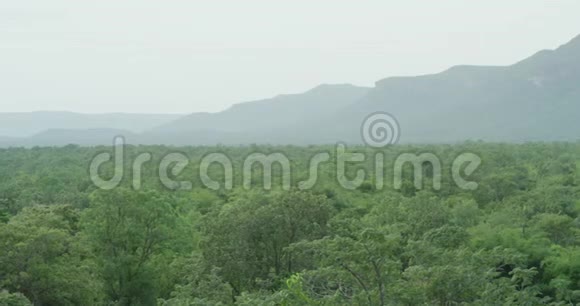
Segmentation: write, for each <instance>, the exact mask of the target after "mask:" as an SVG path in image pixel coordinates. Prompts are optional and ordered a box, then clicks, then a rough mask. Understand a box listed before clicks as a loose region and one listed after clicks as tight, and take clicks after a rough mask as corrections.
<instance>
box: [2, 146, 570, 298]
mask: <svg viewBox="0 0 580 306" xmlns="http://www.w3.org/2000/svg"><path fill="white" fill-rule="evenodd" d="M350 149H351V150H353V151H356V150H358V151H361V152H365V153H366V155H367V157H369V158H368V159H367V162H365V163H359V164H353V165H350V166H349V169H348V173H349V175H351V174H353V173H354V171H355V170H357V169H358V168H359V167H362V168H365V169H367V171H368V172H369V173H374V174H375V176H370V175H369V176H368V177H367V181H366V182H365V183H363V184H362V185H361V186H360V187H358V188H357V189H356V190H345V189H343V188H341V187H340V186H339V184H338V183H337V180H336V177H335V168H334V167H335V166H334V164H333V163H331V162H330V163H324V164H322V166H321V170H320V173H319V179H318V182H317V184H316V185H315V187H314V188H312V189H310V190H299V189H298V188H296V187H293V188H292V189H291V190H289V191H286V190H283V189H281V188H280V180H279V179H278V178H275V179H274V188H273V189H272V190H270V191H265V190H263V189H262V188H261V187H259V184H255V185H254V186H255V187H254V188H252V189H250V190H246V189H244V188H242V184H241V178H240V177H239V176H238V175H236V176H235V181H234V186H233V187H234V188H233V189H232V190H227V189H220V190H217V191H214V190H210V189H208V188H205V187H202V186H203V185H202V184H201V182H200V181H199V178H198V176H199V175H198V173H199V161H200V160H201V159H202V157H203V156H205V155H206V154H208V153H210V152H223V153H224V154H226V155H227V156H229V157H230V158H231V159H232V160H233V161H234V169H240V168H241V164H240V163H241V161H242V160H243V159H244V157H246V156H248V154H250V153H252V152H262V153H272V152H284V153H285V154H286V155H287V156H288V158H289V159H290V160H291V164H292V170H293V171H292V181H293V182H297V181H300V180H304V179H305V178H307V177H308V168H307V163H308V160H309V159H310V158H311V157H312V156H313V155H314V154H316V153H317V152H320V151H324V150H329V151H332V148H331V147H322V146H312V147H292V146H286V147H272V146H248V147H180V148H169V147H163V146H137V147H132V146H129V147H127V149H126V152H125V156H127V157H135V156H137V155H138V154H139V153H143V152H149V153H151V154H152V156H153V160H152V161H151V162H150V163H146V164H145V169H144V170H143V173H142V177H143V182H142V185H141V188H140V190H135V189H134V188H133V186H132V184H131V178H132V174H131V173H132V172H131V171H130V170H131V163H126V164H125V168H126V173H127V175H125V177H124V179H123V181H122V183H121V186H120V187H118V188H115V189H112V190H108V191H105V190H99V189H97V188H96V187H95V186H94V185H93V183H92V181H91V179H90V177H89V170H88V169H89V164H90V161H91V159H92V158H93V157H94V156H95V155H97V153H100V152H103V151H110V150H112V149H111V148H108V147H97V148H85V147H78V146H66V147H60V148H32V149H20V148H14V149H1V150H0V173H1V174H2V175H1V176H0V288H1V289H0V305H31V304H32V305H43V306H45V305H55V306H56V305H59V306H61V305H64V306H66V305H163V306H183V305H348V304H351V305H544V304H550V305H575V304H578V303H580V185H579V183H580V181H579V179H580V178H579V176H578V171H577V167H578V162H579V161H580V160H579V156H580V144H578V143H529V144H520V145H515V144H488V143H481V142H469V143H463V144H458V145H420V146H419V145H415V146H392V147H388V148H387V149H384V150H382V151H381V152H383V153H384V154H385V167H384V171H385V172H384V175H385V181H386V184H385V185H386V186H385V188H383V189H382V190H377V188H376V187H375V181H373V180H372V179H370V178H371V177H376V174H377V173H375V172H376V169H374V168H372V167H371V163H370V162H369V160H371V158H370V157H371V156H373V155H374V154H375V153H377V151H373V150H371V149H368V148H364V147H358V148H354V147H353V148H350ZM176 151H178V152H181V153H183V154H186V155H187V156H188V157H189V158H190V160H191V163H190V164H189V165H188V166H187V167H186V168H185V170H184V171H183V172H182V174H180V175H178V176H177V177H176V178H175V179H183V180H185V179H187V180H189V181H191V182H193V188H192V189H191V190H184V191H172V190H168V189H167V188H165V187H163V186H162V184H161V182H160V180H159V177H158V175H157V173H158V172H159V171H158V165H159V161H160V159H161V158H162V157H163V156H166V155H167V154H168V153H170V152H176ZM409 152H415V153H418V152H430V153H433V154H435V155H437V156H438V157H439V158H440V159H441V161H442V164H443V165H444V172H443V175H442V176H443V177H442V186H441V189H440V190H436V189H435V188H433V187H432V184H431V179H429V175H430V173H431V172H432V169H430V168H429V167H425V169H424V171H425V174H426V176H427V177H428V179H426V180H425V181H424V182H423V187H422V188H420V190H418V189H417V188H416V187H414V185H413V183H412V182H413V171H412V170H413V169H412V168H411V167H408V168H405V171H404V182H403V185H402V188H400V189H395V188H393V185H392V183H391V182H392V178H393V170H392V161H393V160H394V159H395V157H396V156H398V155H399V154H401V153H409ZM463 152H472V153H475V154H477V155H478V156H480V157H481V160H482V161H483V163H482V164H481V166H480V167H479V168H478V169H477V170H476V171H475V172H474V173H473V174H472V175H471V176H470V177H469V179H470V180H472V181H474V182H477V183H478V188H477V189H475V190H471V191H470V190H463V189H460V188H458V187H457V186H455V185H454V184H453V181H452V180H451V173H450V171H449V165H450V164H451V161H452V160H453V159H454V158H455V157H456V156H457V155H459V154H460V153H463ZM112 170H113V167H111V166H107V167H106V168H105V169H103V173H104V175H106V174H111V173H112ZM278 170H279V169H277V170H276V171H278ZM276 171H275V172H276ZM254 174H255V176H254V182H257V183H259V182H260V177H261V176H260V174H261V173H260V171H257V172H255V173H254ZM210 175H211V176H212V177H213V178H215V179H216V180H218V178H223V169H220V167H215V168H214V167H212V168H211V169H210ZM293 186H295V185H294V184H293Z"/></svg>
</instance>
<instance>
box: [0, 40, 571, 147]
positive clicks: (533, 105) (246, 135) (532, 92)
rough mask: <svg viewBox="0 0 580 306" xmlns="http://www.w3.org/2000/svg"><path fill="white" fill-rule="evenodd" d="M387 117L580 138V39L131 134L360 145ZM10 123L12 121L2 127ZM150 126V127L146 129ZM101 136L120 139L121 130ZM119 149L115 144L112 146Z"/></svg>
mask: <svg viewBox="0 0 580 306" xmlns="http://www.w3.org/2000/svg"><path fill="white" fill-rule="evenodd" d="M224 90H226V89H224ZM377 111H383V112H388V113H390V114H392V115H393V116H394V117H396V119H397V121H398V122H399V124H400V128H401V131H402V132H401V137H400V140H401V142H455V141H463V140H469V139H483V140H487V141H553V140H571V141H575V140H578V139H580V134H579V133H578V131H580V120H578V118H580V36H578V37H576V38H575V39H573V40H572V41H570V42H569V43H567V44H565V45H563V46H561V47H559V48H558V49H556V50H544V51H540V52H538V53H536V54H534V55H533V56H531V57H529V58H527V59H524V60H522V61H520V62H518V63H515V64H513V65H510V66H456V67H452V68H450V69H448V70H446V71H443V72H441V73H437V74H432V75H423V76H416V77H390V78H386V79H383V80H380V81H378V82H376V84H375V87H374V88H361V87H356V86H352V85H321V86H319V87H316V88H314V89H312V90H309V91H307V92H305V93H302V94H294V95H281V96H277V97H274V98H271V99H265V100H260V101H254V102H246V103H240V104H236V105H234V106H232V107H231V108H229V109H227V110H225V111H223V112H219V113H194V114H191V115H188V116H184V117H181V118H178V119H176V120H173V121H171V122H161V123H159V124H157V127H155V128H153V127H152V126H149V128H150V129H149V130H147V131H146V132H143V133H140V134H138V135H131V137H130V139H131V140H130V141H132V142H135V143H143V144H152V143H155V144H179V145H183V144H190V145H196V144H218V143H222V144H248V143H272V144H310V143H333V142H337V141H343V142H349V143H360V142H361V139H360V125H361V123H362V121H363V120H364V118H365V117H366V116H367V115H369V114H370V113H373V112H377ZM0 116H1V115H0ZM0 118H2V117H0ZM165 119H166V118H165ZM160 120H161V119H160ZM161 121H162V120H161ZM35 124H36V123H35ZM6 125H7V124H6V123H5V122H2V125H1V126H6ZM34 126H35V127H36V128H39V127H40V125H34ZM130 126H131V127H133V128H132V129H130V128H128V127H126V126H122V125H120V124H119V123H118V124H117V125H114V126H113V125H103V126H100V127H101V128H117V129H124V130H131V131H135V132H138V131H137V130H135V129H134V127H135V125H133V123H131V125H130ZM141 127H142V129H143V128H147V127H146V125H145V124H144V125H141ZM114 132H121V131H114ZM59 133H61V135H59ZM88 133H89V132H86V131H85V132H81V131H75V132H66V133H65V132H64V131H60V132H57V131H52V132H51V134H50V137H48V136H47V135H43V134H40V135H36V136H35V137H33V138H30V139H28V140H27V141H24V140H22V139H21V140H16V141H14V140H9V141H12V144H14V145H18V142H19V141H20V142H21V143H25V144H26V145H30V144H31V143H34V142H38V143H43V144H48V143H55V144H63V143H66V142H67V141H69V142H74V141H79V142H80V141H81V140H82V139H83V136H82V135H83V134H86V135H92V136H91V139H92V141H97V142H98V141H101V138H100V136H99V137H97V136H96V134H95V133H96V132H95V130H93V131H92V132H91V133H92V134H88ZM99 133H102V134H103V135H105V134H107V136H110V134H111V131H110V130H109V131H108V132H104V131H101V132H99ZM77 134H78V135H77ZM9 136H10V135H9ZM59 137H60V138H59ZM87 137H88V136H87ZM67 139H68V140H67ZM1 141H2V140H1V139H0V142H1ZM4 141H6V140H4ZM111 142H112V139H107V141H105V142H104V144H109V143H111ZM85 143H86V142H85Z"/></svg>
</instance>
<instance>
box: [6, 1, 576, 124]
mask: <svg viewBox="0 0 580 306" xmlns="http://www.w3.org/2000/svg"><path fill="white" fill-rule="evenodd" d="M578 34H580V1H577V0H558V1H548V0H545V1H540V0H519V1H516V0H510V1H505V0H502V1H499V0H493V1H489V0H488V1H466V0H453V1H451V0H450V1H447V0H441V1H409V0H405V1H403V0H397V1H395V0H393V1H385V0H382V1H337V0H333V1H330V0H319V1H315V0H298V1H297V0H293V1H284V2H282V1H273V0H268V1H267V0H263V1H258V0H245V1H240V0H230V1H225V0H218V1H216V0H211V1H203V3H202V1H176V0H175V1H158V0H156V1H146V0H135V1H123V0H99V1H90V2H89V1H80V0H71V1H64V0H51V1H47V0H38V1H28V0H0V112H11V111H35V110H67V111H76V112H84V113H103V112H139V113H190V112H196V111H219V110H222V109H225V108H227V107H228V106H230V105H231V104H233V103H237V102H242V101H248V100H254V99H260V98H268V97H271V96H274V95H277V94H281V93H297V92H303V91H305V90H307V89H309V88H311V87H314V86H316V85H318V84H321V83H352V84H355V85H365V86H372V85H373V84H374V82H375V81H377V80H379V79H381V78H384V77H388V76H395V75H416V74H425V73H433V72H438V71H441V70H444V69H446V68H448V67H449V66H452V65H456V64H479V65H505V64H511V63H513V62H515V61H517V60H520V59H523V58H524V57H527V56H529V55H531V54H532V53H535V52H536V51H538V50H540V49H546V48H555V47H557V46H559V45H561V44H563V43H566V42H567V41H568V40H570V39H572V38H573V37H574V36H576V35H578Z"/></svg>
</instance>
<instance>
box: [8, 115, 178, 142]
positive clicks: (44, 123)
mask: <svg viewBox="0 0 580 306" xmlns="http://www.w3.org/2000/svg"><path fill="white" fill-rule="evenodd" d="M179 117H181V115H172V114H125V113H110V114H79V113H72V112H51V111H43V112H30V113H0V136H2V137H25V136H32V135H34V134H38V133H40V132H43V131H46V130H49V129H70V130H87V129H100V128H107V129H120V130H128V131H131V132H134V133H139V132H143V131H145V130H148V129H151V128H153V127H155V126H159V125H161V124H165V123H167V122H170V121H173V120H175V119H177V118H179Z"/></svg>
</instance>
